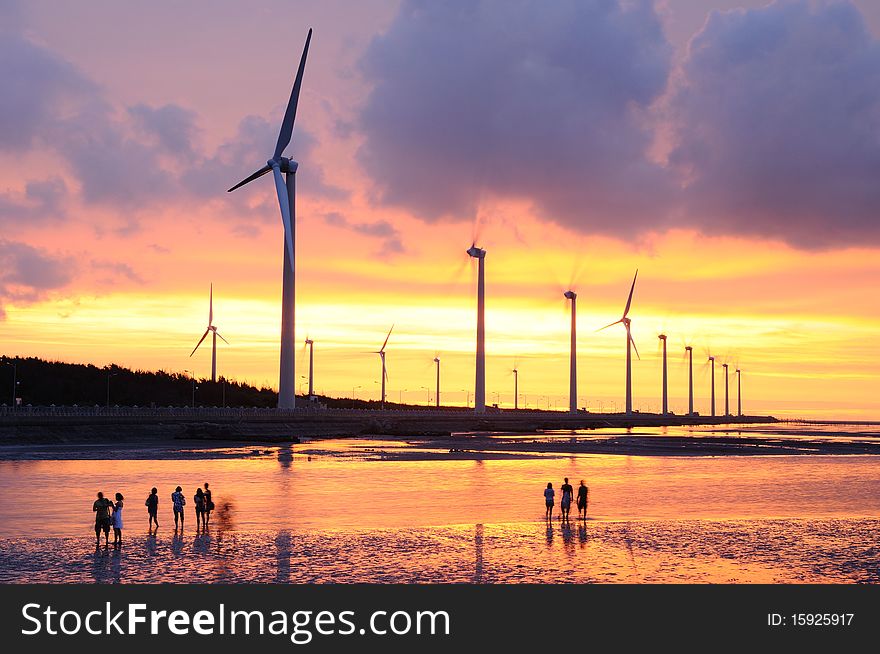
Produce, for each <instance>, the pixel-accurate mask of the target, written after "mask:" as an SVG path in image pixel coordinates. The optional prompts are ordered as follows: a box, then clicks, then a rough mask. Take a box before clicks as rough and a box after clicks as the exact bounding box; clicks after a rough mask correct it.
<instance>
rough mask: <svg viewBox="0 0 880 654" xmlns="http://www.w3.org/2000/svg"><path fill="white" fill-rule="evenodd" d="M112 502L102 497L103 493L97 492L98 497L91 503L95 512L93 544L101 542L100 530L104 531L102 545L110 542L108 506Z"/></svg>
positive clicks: (111, 504)
mask: <svg viewBox="0 0 880 654" xmlns="http://www.w3.org/2000/svg"><path fill="white" fill-rule="evenodd" d="M112 506H113V502H111V501H110V500H108V499H107V498H106V497H104V493H101V492H99V493H98V499H96V500H95V503H94V504H92V511H94V512H95V546H96V547H97V546H98V545H100V544H101V531H103V532H104V545H109V544H110V507H112Z"/></svg>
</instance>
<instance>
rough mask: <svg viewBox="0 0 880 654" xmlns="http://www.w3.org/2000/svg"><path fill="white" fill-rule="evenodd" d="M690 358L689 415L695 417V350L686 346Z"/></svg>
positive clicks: (685, 349)
mask: <svg viewBox="0 0 880 654" xmlns="http://www.w3.org/2000/svg"><path fill="white" fill-rule="evenodd" d="M684 351H685V352H686V353H687V358H688V415H689V416H692V415H694V348H692V347H691V346H690V345H685V347H684Z"/></svg>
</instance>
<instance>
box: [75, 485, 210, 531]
mask: <svg viewBox="0 0 880 654" xmlns="http://www.w3.org/2000/svg"><path fill="white" fill-rule="evenodd" d="M193 504H195V510H196V531H198V530H199V529H207V528H208V522H209V521H210V519H211V512H212V511H213V510H214V502H213V500H212V499H211V489H210V488H209V487H208V482H205V489H204V490H202V489H201V488H197V489H196V494H195V495H194V496H193ZM144 505H145V506H146V507H147V515H148V516H149V526H148V530H149V532H150V533H151V534H152V533H153V529H154V528H155V529H156V530H158V529H159V491H158V489H156V488H155V487H154V488H152V489H150V494H149V495H148V496H147V499H146V501H145V502H144ZM171 505H172V509H173V511H174V530H175V531H177V529H178V526H179V528H180V530H181V531H183V522H184V517H185V516H184V509H183V507H185V506H186V497H184V495H183V489H182V488H181V487H180V486H178V487H177V488H175V489H174V492H173V493H171ZM123 507H124V498H123V496H122V493H116V503H115V504H114V503H113V502H112V501H110V500H109V499H107V498H105V497H104V493H102V492H99V493H98V499H97V500H95V503H94V504H93V505H92V511H93V512H94V513H95V545H96V546H98V545H100V544H101V532H102V531H103V532H104V544H105V545H108V546H109V544H110V527H111V526H112V527H113V545H114V546H117V547H118V546H120V545H122V527H123V524H122V509H123Z"/></svg>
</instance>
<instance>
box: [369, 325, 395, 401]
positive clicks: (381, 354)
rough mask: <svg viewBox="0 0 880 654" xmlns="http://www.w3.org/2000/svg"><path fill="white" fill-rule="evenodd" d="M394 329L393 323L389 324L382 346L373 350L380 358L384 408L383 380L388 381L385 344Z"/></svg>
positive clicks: (383, 391) (383, 390)
mask: <svg viewBox="0 0 880 654" xmlns="http://www.w3.org/2000/svg"><path fill="white" fill-rule="evenodd" d="M392 329H394V325H391V329H389V330H388V336H386V337H385V342H384V343H382V347H380V348H379V349H378V350H376V351H375V352H373V354H378V355H379V358H380V359H382V408H383V409H384V408H385V382H386V381H388V370H387V369H386V368H385V346H386V345H388V339H389V338H391V330H392Z"/></svg>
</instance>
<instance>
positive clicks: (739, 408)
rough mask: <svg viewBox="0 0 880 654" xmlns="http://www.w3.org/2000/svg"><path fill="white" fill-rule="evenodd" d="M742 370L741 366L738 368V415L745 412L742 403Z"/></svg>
mask: <svg viewBox="0 0 880 654" xmlns="http://www.w3.org/2000/svg"><path fill="white" fill-rule="evenodd" d="M742 390H743V387H742V370H740V369H739V368H737V369H736V415H738V416H742V414H743V403H742Z"/></svg>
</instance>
